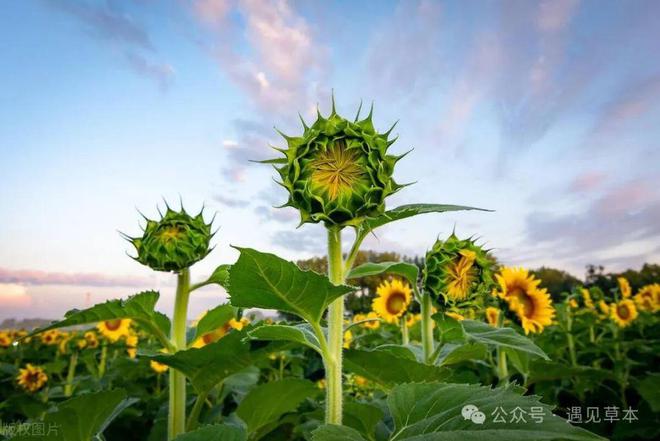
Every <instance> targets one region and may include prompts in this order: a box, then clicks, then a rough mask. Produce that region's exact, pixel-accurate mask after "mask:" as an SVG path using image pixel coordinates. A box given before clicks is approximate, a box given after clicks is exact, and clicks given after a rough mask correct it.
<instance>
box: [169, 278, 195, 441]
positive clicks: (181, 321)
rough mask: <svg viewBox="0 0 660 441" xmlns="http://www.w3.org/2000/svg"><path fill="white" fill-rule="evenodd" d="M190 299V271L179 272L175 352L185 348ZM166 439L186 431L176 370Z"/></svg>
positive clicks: (182, 384) (182, 389) (183, 401)
mask: <svg viewBox="0 0 660 441" xmlns="http://www.w3.org/2000/svg"><path fill="white" fill-rule="evenodd" d="M189 297H190V270H189V269H188V268H186V269H183V270H181V272H180V273H179V275H178V278H177V288H176V298H175V300H174V316H173V318H172V331H171V335H170V341H171V343H172V346H173V347H174V348H175V350H176V351H180V350H182V349H185V348H186V320H187V315H188V298H189ZM169 405H170V407H169V418H168V424H167V439H168V440H172V439H174V438H175V437H176V436H177V435H180V434H182V433H185V430H186V427H185V426H186V377H185V376H184V375H183V374H182V373H181V372H179V371H177V370H176V369H170V401H169Z"/></svg>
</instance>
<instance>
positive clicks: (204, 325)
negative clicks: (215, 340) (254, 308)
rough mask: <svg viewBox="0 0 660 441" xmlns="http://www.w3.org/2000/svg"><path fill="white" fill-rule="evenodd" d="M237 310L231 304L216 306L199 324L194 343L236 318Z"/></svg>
mask: <svg viewBox="0 0 660 441" xmlns="http://www.w3.org/2000/svg"><path fill="white" fill-rule="evenodd" d="M235 312H236V311H235V309H234V307H233V306H231V305H230V304H229V303H226V304H224V305H220V306H216V307H215V308H213V309H211V310H209V311H208V312H207V313H206V314H205V315H204V317H202V319H201V320H200V321H199V323H197V329H196V330H195V336H194V337H193V339H192V341H195V340H197V339H198V338H200V337H202V336H203V335H204V334H208V333H209V332H211V331H215V330H216V329H218V328H220V327H222V326H224V325H225V323H227V322H228V321H229V320H231V319H232V318H234V315H235Z"/></svg>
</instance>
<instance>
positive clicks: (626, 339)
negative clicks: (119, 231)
mask: <svg viewBox="0 0 660 441" xmlns="http://www.w3.org/2000/svg"><path fill="white" fill-rule="evenodd" d="M391 131H392V129H389V130H388V131H386V132H378V131H377V130H376V128H375V127H374V125H373V123H372V111H370V112H369V114H368V116H366V117H365V118H363V119H360V111H359V110H358V115H357V116H356V117H355V119H352V120H348V119H345V118H343V117H342V116H340V115H339V114H337V112H336V111H335V109H334V103H333V109H332V112H331V114H330V115H329V116H328V117H323V116H322V115H321V114H319V115H318V117H317V119H316V121H315V122H314V123H313V124H312V125H310V126H308V125H307V124H306V123H305V122H304V121H303V128H302V133H301V134H300V135H298V136H290V135H283V137H284V140H285V145H284V146H283V147H281V148H277V151H278V152H279V153H281V156H280V157H278V158H274V159H266V160H264V161H263V163H264V164H270V165H272V166H273V167H274V169H275V171H276V175H277V178H278V182H279V183H280V185H281V186H282V188H283V190H282V194H283V195H284V194H286V195H287V196H288V199H287V201H286V203H285V206H289V207H293V208H295V209H297V210H298V212H299V214H300V223H301V225H302V224H305V223H310V224H317V225H316V227H317V228H325V231H326V232H327V255H326V256H325V257H324V259H323V262H324V269H325V271H324V272H323V273H321V272H320V271H314V270H310V269H304V268H303V266H304V265H297V264H296V263H293V262H290V261H287V260H285V259H282V258H280V257H278V256H276V255H273V254H269V253H266V252H263V251H259V250H255V249H251V248H242V247H239V246H236V247H235V248H236V250H237V251H238V252H239V257H238V260H237V261H236V262H235V263H233V264H231V265H220V266H218V267H217V269H216V270H215V271H214V272H213V273H212V274H211V275H210V277H208V278H202V279H199V278H197V277H196V276H197V275H195V274H193V271H192V269H191V267H192V266H193V265H194V264H195V263H196V262H198V261H200V260H202V259H212V258H213V254H211V253H210V252H211V250H212V241H213V236H214V234H215V233H214V227H213V225H212V224H213V221H212V220H209V219H207V218H206V216H205V213H204V212H203V210H202V212H199V213H197V214H189V213H188V212H187V211H186V210H185V209H184V208H183V207H181V208H179V209H174V208H172V207H170V206H167V207H166V210H165V212H164V213H163V214H161V217H160V218H159V219H147V218H145V219H144V223H145V224H144V228H143V231H142V232H141V233H140V234H138V235H135V236H131V235H125V238H126V240H127V241H128V242H129V243H130V244H131V246H132V247H133V248H134V253H135V257H134V259H135V260H136V262H138V263H139V264H142V265H145V266H147V267H149V268H151V269H152V270H154V271H163V272H170V273H174V274H176V277H177V286H176V291H175V293H174V295H175V304H174V310H173V312H172V314H171V315H169V316H168V315H165V314H163V313H161V312H159V311H158V310H157V308H156V307H157V303H158V300H159V296H160V293H159V292H156V291H145V292H140V293H136V294H133V295H130V296H126V297H125V298H123V299H117V300H110V301H107V302H105V303H102V304H97V305H95V306H92V307H91V308H88V309H84V310H72V311H69V312H68V313H67V314H66V315H65V317H63V318H62V320H60V321H57V322H54V323H52V324H50V325H48V326H45V327H42V328H39V329H31V330H22V329H3V330H2V331H0V396H1V397H2V402H1V404H0V439H11V440H61V441H89V440H119V439H121V440H124V441H129V440H148V441H165V440H177V441H209V440H211V441H212V440H234V441H245V440H260V439H261V440H313V441H339V440H352V441H366V440H371V441H375V440H379V441H381V440H382V441H385V440H397V441H403V440H489V441H490V440H502V441H512V440H521V441H537V440H576V441H588V440H600V439H614V440H641V439H649V440H651V439H659V438H660V373H659V372H658V369H657V366H658V362H659V361H660V358H659V357H658V353H659V350H660V332H659V331H660V327H659V320H658V313H659V312H660V284H659V283H658V282H660V280H656V281H655V282H654V283H649V284H646V285H645V286H641V287H635V288H634V289H633V287H631V284H630V283H629V281H628V280H627V279H626V278H624V277H620V278H619V279H618V280H617V281H616V286H615V287H612V288H610V289H606V290H604V289H602V288H599V287H598V286H597V285H585V286H577V285H576V286H574V287H572V288H571V290H569V291H566V292H563V293H561V296H560V297H559V299H560V300H557V298H556V297H553V296H551V293H550V292H548V290H547V289H546V288H545V287H544V282H543V280H542V279H541V278H539V277H537V276H536V275H534V274H533V273H532V272H530V271H528V270H526V269H524V268H518V267H515V268H513V267H505V266H502V265H500V264H498V262H497V260H496V257H495V256H494V255H492V253H491V252H490V251H489V250H487V249H485V248H484V247H483V246H482V245H481V244H480V243H478V242H477V241H475V240H474V239H472V238H463V237H459V236H458V235H457V234H454V233H452V234H451V235H449V237H446V238H444V237H443V238H442V239H438V240H435V241H434V238H435V237H436V234H437V232H435V231H429V234H428V236H429V248H428V251H426V250H420V253H424V252H426V255H425V258H424V259H423V262H420V263H419V265H418V264H416V263H412V262H407V261H395V260H392V261H381V262H371V261H363V262H361V263H356V262H359V261H360V260H361V259H358V256H360V255H361V254H360V248H361V245H362V242H363V241H364V239H365V238H366V237H367V236H368V235H370V234H372V233H374V232H375V231H377V230H378V228H379V227H381V226H383V225H386V224H389V223H392V222H396V221H399V220H402V219H407V218H411V217H414V216H418V215H422V214H429V215H434V214H435V215H440V216H441V215H442V213H443V212H448V211H462V210H480V211H482V212H483V213H482V214H483V216H484V219H485V220H487V216H488V210H485V209H481V208H476V207H468V206H459V205H444V204H437V203H411V204H407V205H403V206H399V207H396V208H389V207H386V200H387V198H388V197H389V196H391V195H392V194H394V193H396V192H397V191H398V190H399V189H401V188H403V187H404V186H405V184H400V183H397V182H396V181H395V180H394V171H395V168H396V164H397V162H398V161H399V160H401V159H402V158H403V157H404V156H405V154H404V155H394V154H392V153H391V151H390V148H391V146H392V145H393V144H394V142H395V140H396V138H393V137H391V136H390V135H391ZM484 208H489V207H484ZM347 232H348V233H350V234H346V233H347ZM234 242H240V238H235V241H234ZM344 242H346V243H345V245H346V247H344V246H343V245H344ZM215 252H216V253H217V252H221V250H216V251H215ZM362 260H363V259H362ZM376 276H377V277H379V280H380V282H379V284H378V286H377V288H376V289H375V295H374V297H373V300H371V301H370V304H369V305H368V306H369V308H368V310H365V311H356V310H351V309H350V308H347V307H346V299H347V298H348V296H355V295H356V294H355V292H356V291H357V289H358V288H357V286H356V280H359V279H362V278H365V277H376ZM205 286H215V287H216V289H217V292H218V305H217V306H216V307H214V308H212V309H210V310H208V311H207V312H206V313H204V314H202V315H201V316H199V317H197V318H195V319H194V320H192V317H189V316H188V302H189V299H190V297H191V296H194V295H195V291H196V290H197V289H199V288H201V287H205ZM225 292H226V293H227V295H228V297H225V296H224V293H225ZM225 298H227V300H223V299H225Z"/></svg>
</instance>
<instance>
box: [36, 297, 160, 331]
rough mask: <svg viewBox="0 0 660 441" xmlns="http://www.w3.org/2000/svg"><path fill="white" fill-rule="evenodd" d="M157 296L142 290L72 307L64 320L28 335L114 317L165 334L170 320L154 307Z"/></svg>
mask: <svg viewBox="0 0 660 441" xmlns="http://www.w3.org/2000/svg"><path fill="white" fill-rule="evenodd" d="M159 296H160V294H159V293H158V292H156V291H144V292H141V293H139V294H135V295H134V296H131V297H129V298H128V299H126V300H121V299H117V300H108V301H107V302H105V303H99V304H98V305H94V306H92V307H91V308H88V309H84V310H82V311H80V310H77V309H73V310H71V311H69V312H67V313H66V314H65V315H64V317H65V318H64V320H60V321H58V322H54V323H51V324H50V325H48V326H45V327H43V328H39V329H36V330H34V331H32V332H31V333H30V335H29V336H33V335H35V334H39V333H41V332H44V331H48V330H49V329H56V328H64V327H67V326H76V325H84V324H88V323H96V322H100V321H105V320H115V319H133V320H136V321H138V322H140V323H142V324H145V325H147V326H148V327H151V328H152V329H151V330H159V331H160V332H162V333H164V334H166V335H167V334H169V332H170V320H169V319H168V318H167V316H165V315H164V314H161V313H160V312H157V311H155V309H154V308H155V306H156V302H157V301H158V297H159Z"/></svg>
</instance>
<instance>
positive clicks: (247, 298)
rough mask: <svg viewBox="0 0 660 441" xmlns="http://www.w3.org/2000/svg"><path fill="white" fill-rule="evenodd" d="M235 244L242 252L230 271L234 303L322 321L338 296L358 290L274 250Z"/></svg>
mask: <svg viewBox="0 0 660 441" xmlns="http://www.w3.org/2000/svg"><path fill="white" fill-rule="evenodd" d="M235 248H236V249H237V250H238V251H240V253H241V255H240V257H239V258H238V261H237V262H236V263H235V264H234V265H233V266H232V268H231V271H230V272H229V290H228V291H229V295H230V296H231V304H232V305H234V306H238V307H243V308H265V309H277V310H280V311H285V312H289V313H291V314H296V315H298V316H299V317H302V318H303V319H304V320H305V321H307V322H310V323H318V322H319V321H320V320H321V317H322V316H323V312H324V311H325V309H326V308H327V306H328V305H329V304H330V303H331V302H332V301H333V300H334V299H336V298H338V297H341V296H342V295H344V294H348V293H349V292H352V291H354V290H355V288H352V287H350V286H344V285H339V286H335V285H333V284H332V283H331V282H330V280H328V278H327V277H325V276H322V275H320V274H317V273H315V272H313V271H303V270H301V269H300V268H298V266H297V265H296V264H295V263H292V262H289V261H286V260H284V259H282V258H280V257H277V256H275V255H274V254H269V253H261V252H259V251H256V250H253V249H251V248H238V247H235Z"/></svg>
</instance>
